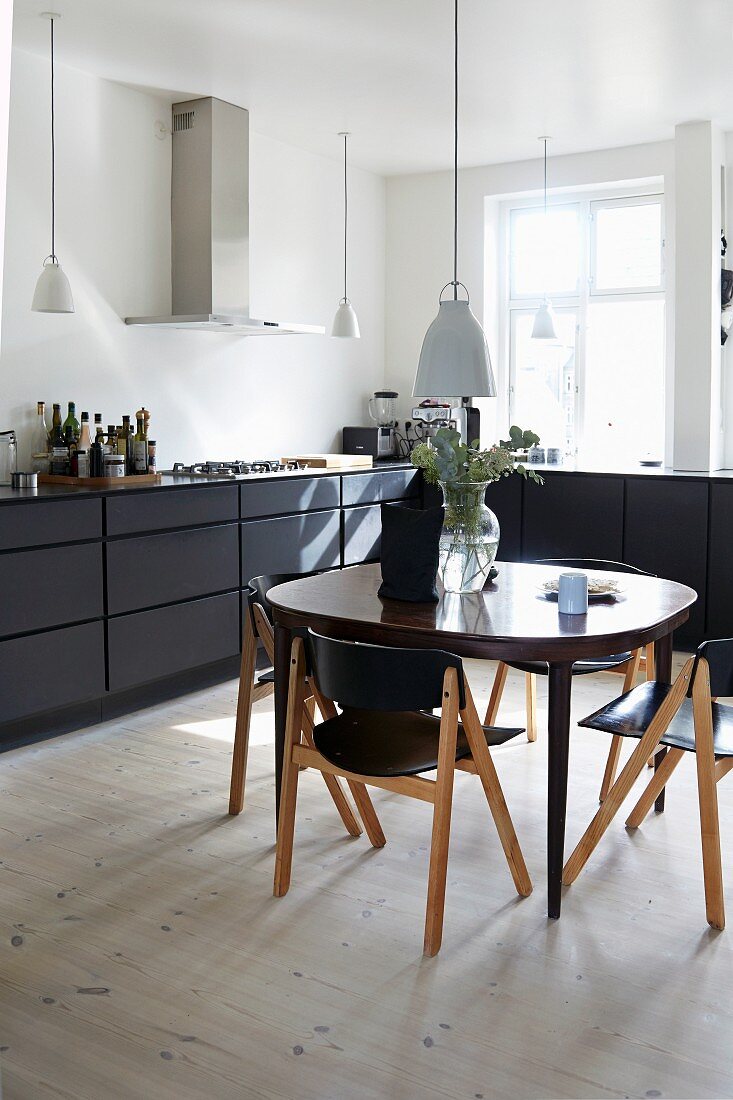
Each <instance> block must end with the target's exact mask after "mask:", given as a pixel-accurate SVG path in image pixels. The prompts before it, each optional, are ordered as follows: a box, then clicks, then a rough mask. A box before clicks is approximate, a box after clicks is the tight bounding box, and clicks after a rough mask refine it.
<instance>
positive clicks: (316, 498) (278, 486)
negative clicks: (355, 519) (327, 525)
mask: <svg viewBox="0 0 733 1100" xmlns="http://www.w3.org/2000/svg"><path fill="white" fill-rule="evenodd" d="M240 494H241V496H240V501H241V516H242V519H257V518H259V517H260V516H277V515H282V514H285V513H288V512H315V511H325V510H326V509H328V508H338V506H339V505H340V503H341V486H340V484H339V478H338V475H337V474H336V475H334V476H330V475H325V474H324V475H323V476H321V477H297V478H293V479H292V480H290V481H288V480H286V479H285V478H283V479H282V480H281V481H247V482H244V483H243V484H242V485H241V486H240Z"/></svg>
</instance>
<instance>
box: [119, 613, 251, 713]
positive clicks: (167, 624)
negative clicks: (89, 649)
mask: <svg viewBox="0 0 733 1100" xmlns="http://www.w3.org/2000/svg"><path fill="white" fill-rule="evenodd" d="M107 631H108V633H107V644H108V650H109V657H108V660H109V690H110V691H120V690H123V689H125V688H130V687H135V686H137V685H138V684H144V683H147V682H149V681H151V680H158V679H161V678H162V677H164V676H172V675H174V674H175V673H178V672H183V671H185V670H186V669H192V668H198V667H199V666H200V665H206V664H213V663H214V662H215V661H220V660H223V659H224V658H226V657H231V656H234V655H236V654H237V653H238V651H239V642H240V631H239V593H238V592H228V593H226V594H225V595H223V596H210V597H209V598H207V599H203V600H192V601H191V602H189V603H178V604H173V605H172V606H170V607H159V608H156V609H155V610H153V611H139V612H137V613H136V614H134V615H120V616H119V617H118V618H115V619H110V621H109V623H108V624H107Z"/></svg>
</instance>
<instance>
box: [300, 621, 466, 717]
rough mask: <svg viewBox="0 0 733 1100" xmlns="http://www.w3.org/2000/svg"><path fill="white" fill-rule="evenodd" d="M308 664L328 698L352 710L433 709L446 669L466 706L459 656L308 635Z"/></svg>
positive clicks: (439, 699) (439, 702)
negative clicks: (452, 673) (454, 676)
mask: <svg viewBox="0 0 733 1100" xmlns="http://www.w3.org/2000/svg"><path fill="white" fill-rule="evenodd" d="M306 644H307V650H308V659H309V660H308V664H309V666H310V670H311V671H312V672H313V673H314V675H315V678H316V683H317V684H318V687H319V688H320V690H321V691H322V692H323V694H324V695H326V696H328V698H329V699H333V700H334V702H336V703H339V704H340V705H341V706H342V707H354V708H356V709H358V710H391V711H395V710H397V711H409V710H433V709H434V708H435V707H440V706H442V703H443V677H444V676H445V672H446V669H448V668H454V669H455V670H456V672H457V673H458V694H459V705H460V707H461V708H463V707H465V705H466V688H465V683H464V680H463V664H462V662H461V659H460V657H456V656H455V655H454V654H452V653H445V652H444V651H443V650H440V649H392V648H390V647H389V646H381V645H365V644H362V643H361V642H340V641H336V639H334V638H324V637H323V635H321V634H315V633H314V632H313V631H312V630H309V631H308V636H307V640H306Z"/></svg>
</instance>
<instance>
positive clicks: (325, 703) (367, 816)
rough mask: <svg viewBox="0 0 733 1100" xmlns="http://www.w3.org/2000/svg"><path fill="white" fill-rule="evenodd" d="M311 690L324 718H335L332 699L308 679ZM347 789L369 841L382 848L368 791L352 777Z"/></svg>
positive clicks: (385, 841) (383, 841) (374, 846)
mask: <svg viewBox="0 0 733 1100" xmlns="http://www.w3.org/2000/svg"><path fill="white" fill-rule="evenodd" d="M310 686H311V690H312V691H313V695H314V697H315V700H316V703H317V704H318V709H319V710H320V712H321V714H322V715H323V717H324V718H335V717H336V713H337V712H336V707H335V706H334V703H333V700H331V699H327V698H326V697H325V695H322V694H321V692H320V690H319V688H318V685H317V684H316V683H314V682H313V680H311V681H310ZM347 783H348V786H349V790H350V791H351V797H352V798H353V799H354V802H355V803H356V808H357V810H358V811H359V817H360V818H361V820H362V821H363V823H364V829H365V831H366V835H367V836H368V837H369V843H370V844H371V845H372V847H373V848H383V847H384V846H385V844H386V843H387V838H386V837H385V835H384V833H383V832H382V826H381V825H380V823H379V818H378V817H377V811H376V810H375V809H374V803H373V802H372V800H371V798H370V797H369V792H368V791H367V789H366V787H365V786H364V784H363V783H356V782H354V780H352V779H348V780H347Z"/></svg>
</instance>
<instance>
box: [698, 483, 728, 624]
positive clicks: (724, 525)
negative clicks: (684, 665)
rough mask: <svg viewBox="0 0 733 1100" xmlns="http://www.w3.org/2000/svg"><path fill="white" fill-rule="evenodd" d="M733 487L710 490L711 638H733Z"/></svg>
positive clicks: (712, 488)
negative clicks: (732, 572) (732, 574)
mask: <svg viewBox="0 0 733 1100" xmlns="http://www.w3.org/2000/svg"><path fill="white" fill-rule="evenodd" d="M732 548H733V485H712V486H711V488H710V544H709V550H708V562H709V573H708V590H707V626H706V630H705V633H706V636H707V637H708V638H731V637H733V580H732V579H731V564H732V561H731V559H732V558H733V549H732Z"/></svg>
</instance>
